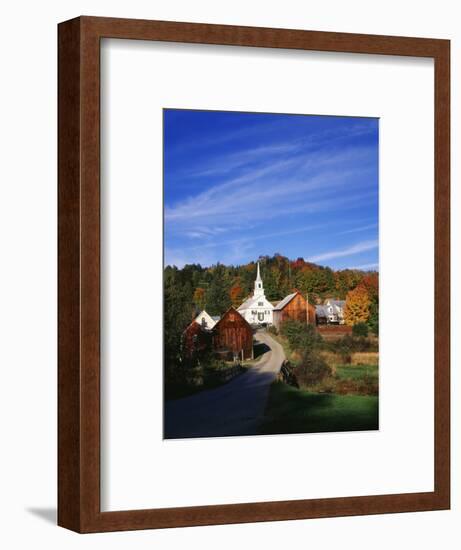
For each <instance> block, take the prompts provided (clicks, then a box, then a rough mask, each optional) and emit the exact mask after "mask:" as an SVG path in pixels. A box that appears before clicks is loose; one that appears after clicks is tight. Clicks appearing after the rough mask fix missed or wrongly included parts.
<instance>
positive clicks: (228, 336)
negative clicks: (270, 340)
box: [213, 307, 253, 359]
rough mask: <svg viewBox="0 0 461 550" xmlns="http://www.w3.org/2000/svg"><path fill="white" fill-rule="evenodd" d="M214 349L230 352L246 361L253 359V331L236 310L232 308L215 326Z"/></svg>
mask: <svg viewBox="0 0 461 550" xmlns="http://www.w3.org/2000/svg"><path fill="white" fill-rule="evenodd" d="M213 331H214V337H213V347H214V349H215V350H217V351H220V350H229V351H231V352H232V353H233V354H234V355H239V356H240V357H241V354H242V350H243V357H244V359H250V358H252V357H253V329H252V328H251V327H250V325H249V324H248V323H247V322H246V321H245V319H244V318H243V317H242V316H241V315H240V313H239V312H238V311H237V310H235V309H234V308H232V307H231V308H230V309H228V310H227V311H226V313H225V314H224V315H223V316H222V318H221V319H220V320H219V321H218V323H217V324H216V325H215V327H214V329H213Z"/></svg>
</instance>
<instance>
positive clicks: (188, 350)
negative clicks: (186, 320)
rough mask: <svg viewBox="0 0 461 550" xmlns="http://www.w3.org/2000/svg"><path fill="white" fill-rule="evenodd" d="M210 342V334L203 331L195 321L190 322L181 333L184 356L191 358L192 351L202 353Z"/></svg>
mask: <svg viewBox="0 0 461 550" xmlns="http://www.w3.org/2000/svg"><path fill="white" fill-rule="evenodd" d="M210 341H211V336H210V333H208V332H206V331H204V330H203V329H202V327H201V326H200V325H199V324H198V323H197V322H196V321H192V323H191V324H190V325H189V326H188V327H187V328H186V330H185V331H184V332H183V349H184V355H185V356H186V357H192V354H193V353H194V351H196V352H200V351H204V350H205V349H206V348H207V347H208V346H209V345H210Z"/></svg>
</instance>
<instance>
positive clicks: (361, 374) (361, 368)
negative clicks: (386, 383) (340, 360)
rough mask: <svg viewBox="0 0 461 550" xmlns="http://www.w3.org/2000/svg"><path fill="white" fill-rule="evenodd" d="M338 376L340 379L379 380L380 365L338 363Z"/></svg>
mask: <svg viewBox="0 0 461 550" xmlns="http://www.w3.org/2000/svg"><path fill="white" fill-rule="evenodd" d="M335 368H336V376H337V377H338V379H339V380H364V379H367V378H368V379H369V380H371V381H373V382H377V381H378V375H379V370H378V365H338V366H336V367H335Z"/></svg>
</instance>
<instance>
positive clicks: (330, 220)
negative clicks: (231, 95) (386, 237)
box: [164, 109, 379, 270]
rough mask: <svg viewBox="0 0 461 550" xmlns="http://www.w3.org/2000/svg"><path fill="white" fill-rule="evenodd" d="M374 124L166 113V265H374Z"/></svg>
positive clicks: (347, 119) (325, 118) (324, 118)
mask: <svg viewBox="0 0 461 550" xmlns="http://www.w3.org/2000/svg"><path fill="white" fill-rule="evenodd" d="M378 124H379V121H378V119H374V118H358V117H329V116H310V115H309V116H307V115H280V114H264V113H238V112H221V111H189V110H173V109H166V110H165V111H164V201H165V210H164V220H165V226H164V228H165V265H168V264H170V265H173V264H174V265H177V266H178V267H182V266H183V265H184V264H187V263H200V264H202V266H209V265H212V264H215V263H217V262H221V263H224V264H233V265H238V264H242V263H246V262H249V261H251V260H256V259H257V258H258V256H260V255H266V254H268V255H273V254H274V253H275V252H278V253H280V254H282V255H284V256H287V257H289V258H291V259H296V258H299V257H302V258H305V259H306V260H308V261H312V262H315V263H317V264H319V265H325V266H330V267H332V268H334V269H344V268H358V269H364V270H367V269H378Z"/></svg>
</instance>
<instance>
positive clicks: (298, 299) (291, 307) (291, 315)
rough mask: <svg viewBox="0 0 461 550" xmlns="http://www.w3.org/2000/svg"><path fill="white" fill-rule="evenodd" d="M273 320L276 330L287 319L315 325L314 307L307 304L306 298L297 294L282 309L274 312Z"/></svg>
mask: <svg viewBox="0 0 461 550" xmlns="http://www.w3.org/2000/svg"><path fill="white" fill-rule="evenodd" d="M273 319H274V325H275V326H276V327H277V328H278V327H280V325H281V324H282V323H283V322H284V321H287V320H288V319H292V320H294V321H301V322H303V323H315V307H314V306H313V305H312V304H308V303H307V300H306V298H304V296H303V295H302V294H301V293H300V292H297V293H296V296H295V297H294V298H292V299H291V300H290V301H289V302H288V304H286V306H285V307H284V308H283V309H281V310H277V309H276V310H274V313H273Z"/></svg>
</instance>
